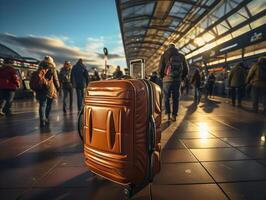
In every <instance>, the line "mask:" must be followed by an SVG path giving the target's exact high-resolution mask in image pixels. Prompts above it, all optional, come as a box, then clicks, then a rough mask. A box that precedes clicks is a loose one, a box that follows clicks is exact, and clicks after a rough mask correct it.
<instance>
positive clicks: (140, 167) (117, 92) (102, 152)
mask: <svg viewBox="0 0 266 200" xmlns="http://www.w3.org/2000/svg"><path fill="white" fill-rule="evenodd" d="M83 137H84V155H85V163H86V165H87V166H88V168H89V169H90V170H91V171H92V172H94V173H95V174H97V175H100V176H102V177H104V178H106V179H109V180H111V181H113V182H116V183H119V184H122V185H125V186H127V187H126V188H125V195H127V196H129V197H130V196H132V195H133V194H134V193H136V192H137V191H138V190H140V189H141V188H143V187H144V186H145V185H147V184H148V183H149V182H151V181H152V179H153V177H154V175H155V174H156V173H158V172H159V171H160V150H161V144H160V139H161V90H160V87H159V86H157V85H156V84H154V83H151V82H150V81H148V80H110V81H96V82H91V83H90V84H89V87H88V88H87V90H86V93H85V99H84V114H83Z"/></svg>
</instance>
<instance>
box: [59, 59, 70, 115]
mask: <svg viewBox="0 0 266 200" xmlns="http://www.w3.org/2000/svg"><path fill="white" fill-rule="evenodd" d="M59 79H60V83H61V86H62V89H63V94H64V97H63V112H64V113H66V112H67V109H66V107H67V104H66V100H67V97H68V95H69V109H70V111H72V104H73V87H72V83H71V64H70V62H69V61H65V63H64V66H63V67H62V68H61V70H60V73H59Z"/></svg>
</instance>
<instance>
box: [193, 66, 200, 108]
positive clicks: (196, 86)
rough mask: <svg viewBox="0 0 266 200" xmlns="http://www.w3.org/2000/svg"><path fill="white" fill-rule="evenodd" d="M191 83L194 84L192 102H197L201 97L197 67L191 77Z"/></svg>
mask: <svg viewBox="0 0 266 200" xmlns="http://www.w3.org/2000/svg"><path fill="white" fill-rule="evenodd" d="M191 84H193V85H194V103H195V104H199V103H200V98H201V75H200V70H199V67H196V69H195V72H194V74H193V76H192V79H191Z"/></svg>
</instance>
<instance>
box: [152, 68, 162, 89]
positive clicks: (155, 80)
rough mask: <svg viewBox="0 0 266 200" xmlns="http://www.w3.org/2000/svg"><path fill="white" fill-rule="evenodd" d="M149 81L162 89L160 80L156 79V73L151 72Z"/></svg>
mask: <svg viewBox="0 0 266 200" xmlns="http://www.w3.org/2000/svg"><path fill="white" fill-rule="evenodd" d="M150 81H151V82H153V83H155V84H157V85H159V86H160V87H162V82H161V80H160V78H159V77H158V74H157V72H156V71H154V72H152V74H151V77H150Z"/></svg>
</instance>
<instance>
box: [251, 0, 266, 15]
mask: <svg viewBox="0 0 266 200" xmlns="http://www.w3.org/2000/svg"><path fill="white" fill-rule="evenodd" d="M247 7H248V9H249V11H250V13H251V14H252V15H256V14H258V13H259V12H261V11H262V10H264V9H266V1H265V0H253V1H251V2H250V3H249V4H248V5H247Z"/></svg>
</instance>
